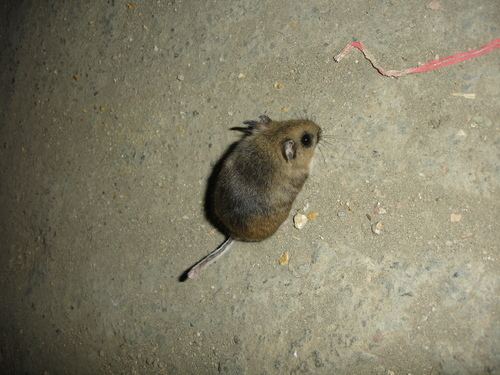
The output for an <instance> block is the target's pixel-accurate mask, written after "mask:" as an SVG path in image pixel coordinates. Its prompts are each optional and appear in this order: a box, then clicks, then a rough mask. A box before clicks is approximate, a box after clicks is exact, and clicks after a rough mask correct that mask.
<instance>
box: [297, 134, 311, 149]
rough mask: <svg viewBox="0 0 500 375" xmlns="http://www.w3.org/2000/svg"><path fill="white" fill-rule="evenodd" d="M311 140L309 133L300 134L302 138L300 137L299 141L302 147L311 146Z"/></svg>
mask: <svg viewBox="0 0 500 375" xmlns="http://www.w3.org/2000/svg"><path fill="white" fill-rule="evenodd" d="M312 142H313V136H312V135H311V134H309V133H304V135H302V138H301V139H300V143H302V145H303V146H304V147H311V146H312Z"/></svg>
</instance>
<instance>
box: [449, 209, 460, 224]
mask: <svg viewBox="0 0 500 375" xmlns="http://www.w3.org/2000/svg"><path fill="white" fill-rule="evenodd" d="M460 220H462V214H457V213H454V212H453V213H452V214H451V215H450V221H451V222H452V223H458V222H459V221H460Z"/></svg>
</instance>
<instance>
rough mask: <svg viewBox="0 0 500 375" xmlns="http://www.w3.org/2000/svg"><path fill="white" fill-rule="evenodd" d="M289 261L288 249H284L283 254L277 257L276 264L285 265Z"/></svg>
mask: <svg viewBox="0 0 500 375" xmlns="http://www.w3.org/2000/svg"><path fill="white" fill-rule="evenodd" d="M289 262H290V254H289V253H288V251H284V252H283V254H281V256H280V257H279V259H278V264H279V265H280V266H286V265H287V264H288V263H289Z"/></svg>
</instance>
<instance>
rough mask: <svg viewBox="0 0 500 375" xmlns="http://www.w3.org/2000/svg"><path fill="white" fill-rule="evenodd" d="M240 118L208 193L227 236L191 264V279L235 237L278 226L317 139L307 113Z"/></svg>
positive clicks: (252, 238)
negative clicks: (294, 116) (278, 118)
mask: <svg viewBox="0 0 500 375" xmlns="http://www.w3.org/2000/svg"><path fill="white" fill-rule="evenodd" d="M243 124H244V125H246V127H238V128H233V129H237V130H241V131H243V133H244V135H243V137H242V138H241V140H239V141H238V142H237V143H236V144H235V145H234V147H233V148H232V149H231V150H230V152H229V153H228V154H227V155H226V156H225V158H224V159H223V160H222V163H221V166H220V169H219V171H218V174H217V175H216V176H215V179H214V182H213V183H214V186H213V187H212V189H213V192H212V194H211V197H210V199H211V200H212V201H211V202H210V206H211V207H212V210H213V216H214V217H215V219H216V220H217V222H218V223H219V224H220V228H221V230H222V231H223V232H224V234H225V235H226V236H227V237H226V240H225V241H224V242H223V243H222V244H221V245H220V246H219V247H217V248H216V249H215V250H214V251H212V252H211V253H209V254H208V255H207V256H206V257H204V258H202V259H201V260H200V261H199V262H198V263H196V264H195V265H194V266H192V267H191V268H190V269H189V271H188V272H187V277H188V278H189V279H196V278H197V277H198V276H199V275H200V274H201V272H202V271H203V270H204V269H205V268H206V267H208V266H209V265H210V264H211V263H213V262H214V261H215V260H217V259H218V258H219V257H220V256H221V255H223V254H225V253H226V252H227V250H229V249H230V248H231V246H232V245H233V243H234V241H247V242H257V241H262V240H265V239H266V238H268V237H270V236H272V235H273V234H274V233H275V232H276V231H277V230H278V228H279V227H280V226H281V224H282V223H283V222H284V221H285V220H286V219H287V218H288V215H289V213H290V211H291V209H292V205H293V202H294V201H295V198H296V197H297V195H298V194H299V192H300V191H301V189H302V187H303V185H304V183H305V181H306V179H307V178H308V176H309V172H310V165H311V160H312V159H313V156H314V151H315V149H316V146H317V145H318V143H319V141H320V140H321V128H320V127H319V126H318V125H317V124H316V123H315V122H313V121H311V120H308V119H295V120H285V121H273V120H271V119H270V118H269V117H268V116H266V115H261V116H259V120H256V121H253V120H252V121H245V122H243Z"/></svg>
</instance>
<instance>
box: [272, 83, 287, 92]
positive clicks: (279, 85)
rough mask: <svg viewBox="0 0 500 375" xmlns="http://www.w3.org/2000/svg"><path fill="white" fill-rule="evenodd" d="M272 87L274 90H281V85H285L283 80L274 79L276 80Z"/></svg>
mask: <svg viewBox="0 0 500 375" xmlns="http://www.w3.org/2000/svg"><path fill="white" fill-rule="evenodd" d="M273 87H274V88H275V89H276V90H281V89H282V88H283V87H285V85H284V84H283V82H280V81H276V82H274V85H273Z"/></svg>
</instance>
